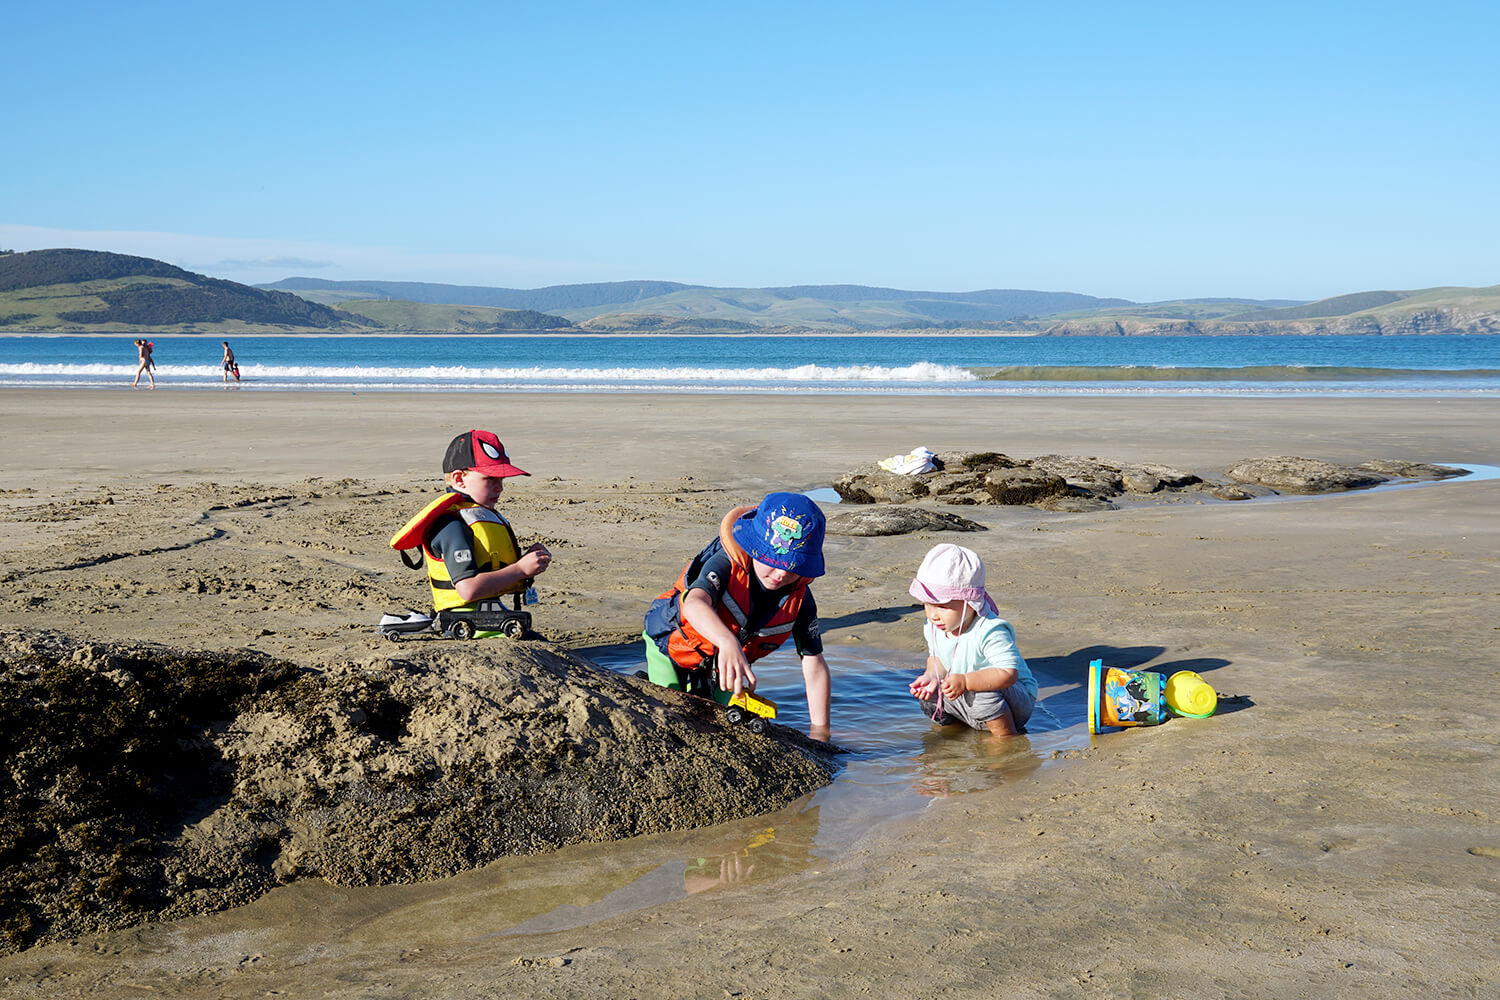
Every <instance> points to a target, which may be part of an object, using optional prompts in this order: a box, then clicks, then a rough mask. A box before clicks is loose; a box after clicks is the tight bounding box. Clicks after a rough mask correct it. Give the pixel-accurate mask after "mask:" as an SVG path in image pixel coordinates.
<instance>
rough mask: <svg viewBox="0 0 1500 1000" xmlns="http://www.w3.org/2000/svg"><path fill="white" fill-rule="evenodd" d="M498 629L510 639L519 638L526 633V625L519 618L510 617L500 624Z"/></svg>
mask: <svg viewBox="0 0 1500 1000" xmlns="http://www.w3.org/2000/svg"><path fill="white" fill-rule="evenodd" d="M500 631H502V632H504V633H505V634H506V635H508V636H510V637H511V638H512V639H519V638H521V636H523V635H525V634H526V626H525V625H522V624H521V620H520V619H519V618H512V619H511V620H510V621H508V622H506V623H505V624H504V625H502V626H500Z"/></svg>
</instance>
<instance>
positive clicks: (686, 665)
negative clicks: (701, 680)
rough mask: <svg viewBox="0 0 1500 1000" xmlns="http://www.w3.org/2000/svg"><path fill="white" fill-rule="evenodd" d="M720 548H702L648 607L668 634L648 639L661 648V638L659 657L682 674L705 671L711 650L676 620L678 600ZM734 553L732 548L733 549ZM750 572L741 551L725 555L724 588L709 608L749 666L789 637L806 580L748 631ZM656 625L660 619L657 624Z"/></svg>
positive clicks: (689, 626) (747, 559) (682, 620)
mask: <svg viewBox="0 0 1500 1000" xmlns="http://www.w3.org/2000/svg"><path fill="white" fill-rule="evenodd" d="M722 547H723V546H721V545H720V543H719V541H718V540H717V539H715V540H714V541H712V542H710V543H709V544H708V546H707V547H706V548H704V550H703V551H702V552H700V553H698V555H697V556H696V557H695V558H694V559H693V561H692V562H690V563H688V564H687V566H686V567H685V568H684V569H683V571H682V574H681V575H680V576H679V577H678V578H677V582H676V583H675V584H673V586H672V589H671V590H668V591H665V592H664V593H663V594H662V595H661V596H660V597H658V598H657V599H656V601H655V602H654V607H653V612H655V611H658V610H659V611H660V612H662V613H664V615H665V621H666V622H667V623H668V624H669V625H670V627H671V630H670V632H667V633H665V635H664V636H661V635H657V634H655V633H653V635H652V637H653V638H654V639H656V643H657V645H658V646H662V645H663V643H662V638H663V637H664V638H665V640H666V641H665V648H664V650H663V651H664V652H665V653H666V654H667V655H668V656H669V657H671V659H672V662H673V663H675V664H677V666H679V667H681V668H683V669H684V670H697V669H700V668H701V667H703V666H704V665H705V661H707V662H708V663H712V662H713V659H714V654H715V653H716V652H717V647H716V646H714V644H713V643H711V642H709V641H708V640H707V639H705V638H704V637H703V636H702V635H701V634H700V633H699V632H698V630H697V629H695V628H693V626H692V624H691V623H690V622H688V620H687V619H686V618H685V617H684V616H683V614H682V598H683V596H684V595H685V594H686V593H687V589H688V584H689V583H690V582H691V581H690V579H689V576H690V574H691V575H696V571H697V570H698V568H699V567H701V566H702V565H703V564H704V563H705V562H706V561H707V560H708V559H709V558H711V557H712V556H714V555H715V554H716V553H717V552H718V551H719V550H720V549H721V548H722ZM736 549H738V547H737V546H736ZM753 572H754V569H753V568H752V567H751V565H750V557H749V556H748V555H746V554H745V552H744V550H742V549H739V550H738V551H735V550H730V562H729V582H728V584H727V585H726V586H725V588H724V593H723V594H722V595H720V597H719V600H718V602H717V603H716V604H715V605H714V611H715V612H717V613H718V615H719V620H720V621H722V622H723V623H724V624H725V625H726V626H727V627H728V628H729V630H730V631H731V632H733V633H734V634H735V636H737V637H738V638H739V641H740V650H741V651H742V652H743V653H744V654H745V659H746V660H749V661H750V662H752V663H753V662H755V661H756V660H758V659H760V658H761V657H763V656H765V655H766V654H767V653H770V652H773V651H774V650H776V649H778V648H780V647H781V644H782V643H784V642H786V640H787V638H788V637H789V636H790V635H791V634H792V627H793V626H794V625H795V624H796V622H797V613H798V612H799V611H801V610H802V598H803V595H805V594H806V593H807V584H808V581H807V580H805V579H804V580H801V581H799V582H798V583H796V584H794V585H793V586H791V587H788V588H787V589H786V592H785V593H784V594H783V596H782V597H781V601H780V604H778V605H777V608H776V611H775V613H773V614H772V615H771V617H770V618H769V619H767V620H766V621H765V622H764V623H763V624H761V625H760V626H759V627H758V628H755V629H753V630H752V629H751V628H750V588H751V582H750V574H751V573H753ZM659 620H660V619H659Z"/></svg>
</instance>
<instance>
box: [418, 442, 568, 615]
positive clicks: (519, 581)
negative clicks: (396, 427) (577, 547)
mask: <svg viewBox="0 0 1500 1000" xmlns="http://www.w3.org/2000/svg"><path fill="white" fill-rule="evenodd" d="M529 475H531V473H529V472H525V471H523V470H521V469H518V468H516V467H515V466H514V465H511V464H510V459H509V458H508V457H507V456H506V454H505V446H504V445H503V444H501V443H500V439H499V438H498V437H496V436H495V434H494V433H493V432H491V431H481V430H469V431H464V432H463V433H462V434H460V435H458V437H456V438H454V439H453V440H452V441H450V442H449V443H448V450H447V452H446V453H445V454H444V455H443V478H444V480H445V481H446V482H447V484H448V492H446V493H444V494H443V495H442V496H441V497H439V498H438V499H436V500H434V501H432V503H430V504H428V505H427V506H426V507H425V508H423V509H422V511H421V512H419V513H418V514H417V515H416V516H415V517H413V518H412V519H411V520H410V521H408V522H407V523H406V525H405V526H404V527H403V528H402V529H401V530H400V531H398V532H397V533H396V536H395V537H394V538H392V539H391V547H392V548H396V549H401V550H403V553H404V550H406V549H407V548H408V547H415V546H418V545H420V546H421V549H422V555H423V556H424V557H425V560H426V564H427V582H428V585H429V586H430V587H431V589H432V605H433V609H434V610H436V611H472V610H473V609H474V608H475V607H477V606H478V604H479V602H480V601H484V600H487V599H489V598H492V597H498V596H500V595H502V594H520V593H522V592H523V591H525V590H526V589H527V588H528V587H529V586H530V584H531V580H532V578H533V577H535V576H537V575H538V574H540V573H542V572H543V571H545V570H546V569H547V567H548V566H550V565H551V564H552V553H550V552H548V551H547V548H546V546H544V545H541V544H540V543H539V544H536V545H533V546H531V547H530V548H528V549H527V550H526V551H525V552H522V551H520V543H519V542H517V541H516V533H515V532H514V531H513V530H512V529H511V526H510V522H508V521H506V520H505V518H503V517H501V516H500V515H499V514H498V513H496V512H495V504H497V503H499V501H500V494H501V493H502V492H504V490H505V480H506V479H507V478H509V477H511V476H529ZM408 565H412V566H415V565H416V563H415V562H411V563H408ZM493 634H495V633H493V632H480V633H478V635H479V636H481V637H483V636H486V635H493Z"/></svg>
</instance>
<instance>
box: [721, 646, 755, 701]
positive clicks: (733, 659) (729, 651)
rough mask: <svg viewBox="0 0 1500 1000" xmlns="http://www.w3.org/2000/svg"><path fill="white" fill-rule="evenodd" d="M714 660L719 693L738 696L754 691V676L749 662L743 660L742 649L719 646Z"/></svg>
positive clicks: (743, 652) (743, 653)
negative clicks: (717, 675) (723, 692)
mask: <svg viewBox="0 0 1500 1000" xmlns="http://www.w3.org/2000/svg"><path fill="white" fill-rule="evenodd" d="M715 660H716V662H715V664H714V665H715V666H716V667H717V668H718V673H719V690H720V691H728V692H730V693H732V694H739V693H740V692H741V691H754V690H755V674H754V672H753V671H751V669H750V661H749V660H747V659H745V651H744V650H743V649H741V648H740V647H738V646H720V647H719V651H718V655H717V656H716V657H715Z"/></svg>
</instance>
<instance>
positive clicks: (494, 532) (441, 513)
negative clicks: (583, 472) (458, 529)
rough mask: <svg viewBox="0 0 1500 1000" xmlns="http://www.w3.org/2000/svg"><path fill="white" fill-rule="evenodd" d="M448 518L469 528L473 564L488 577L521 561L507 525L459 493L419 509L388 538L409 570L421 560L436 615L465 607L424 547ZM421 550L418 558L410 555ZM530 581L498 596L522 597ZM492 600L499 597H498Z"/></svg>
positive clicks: (440, 564)
mask: <svg viewBox="0 0 1500 1000" xmlns="http://www.w3.org/2000/svg"><path fill="white" fill-rule="evenodd" d="M449 515H453V516H456V517H458V518H460V519H461V520H462V521H463V522H464V524H466V525H468V527H469V532H470V534H472V535H473V536H474V563H475V565H477V566H478V567H479V572H481V573H488V572H489V571H491V570H496V569H501V568H502V567H505V566H509V565H510V564H511V563H513V562H515V561H516V560H518V559H520V558H521V545H520V543H519V542H517V541H516V533H515V531H514V530H512V528H511V526H510V522H508V521H506V520H505V518H503V517H501V516H500V515H499V514H497V513H495V512H494V511H493V510H491V509H490V508H488V507H481V506H479V504H477V503H475V502H474V501H473V500H470V499H469V498H468V497H466V496H464V495H463V494H462V493H455V492H452V491H449V492H447V493H445V494H443V495H442V496H440V497H438V498H437V499H436V500H434V501H432V503H430V504H428V505H427V506H426V507H424V508H422V510H421V511H419V512H418V513H417V515H416V516H415V517H413V518H412V519H411V520H410V521H407V522H406V524H404V525H403V526H402V527H401V530H400V531H398V532H396V533H395V534H394V535H392V536H391V543H390V544H391V548H393V549H396V550H397V551H399V552H400V553H401V559H402V561H403V562H405V563H406V565H408V566H410V567H411V568H412V569H419V568H420V567H421V565H422V563H421V561H420V560H421V558H425V560H426V563H427V583H428V585H429V586H431V588H432V606H433V610H435V611H448V610H451V609H453V608H463V607H466V606H467V605H466V603H465V602H464V600H463V599H462V598H460V597H459V596H458V592H457V591H455V590H454V589H453V581H452V579H451V578H450V577H449V576H448V567H447V566H445V565H443V560H442V559H441V557H439V556H438V555H437V553H435V552H433V551H432V550H431V549H429V548H428V547H427V537H428V529H429V528H431V527H432V525H433V524H434V523H436V522H437V521H438V520H439V519H440V518H443V517H447V516H449ZM416 550H420V552H421V556H420V557H418V556H415V555H411V554H410V553H413V552H415V551H416ZM530 585H531V581H530V580H529V579H528V580H520V581H518V582H517V583H514V584H512V585H511V586H510V587H508V588H506V589H505V590H504V591H502V592H501V593H504V594H519V593H522V592H523V591H524V590H525V589H526V588H527V587H528V586H530ZM495 596H499V595H498V594H497V595H495Z"/></svg>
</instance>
